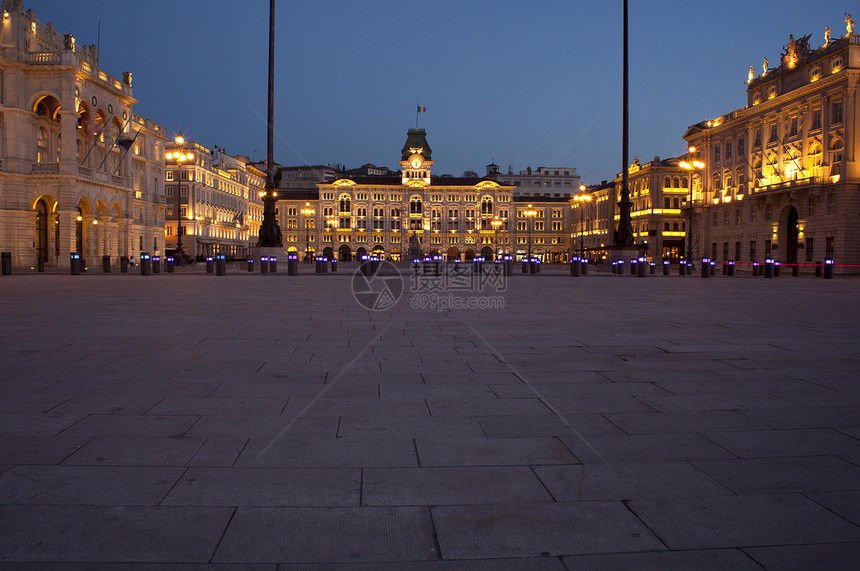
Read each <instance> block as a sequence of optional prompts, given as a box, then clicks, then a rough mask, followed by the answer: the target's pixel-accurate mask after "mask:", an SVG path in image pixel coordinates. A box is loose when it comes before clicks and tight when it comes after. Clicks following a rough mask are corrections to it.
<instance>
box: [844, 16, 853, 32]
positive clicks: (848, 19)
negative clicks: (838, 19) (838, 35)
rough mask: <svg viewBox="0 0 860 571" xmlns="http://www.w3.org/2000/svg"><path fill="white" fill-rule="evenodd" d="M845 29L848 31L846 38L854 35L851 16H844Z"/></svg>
mask: <svg viewBox="0 0 860 571" xmlns="http://www.w3.org/2000/svg"><path fill="white" fill-rule="evenodd" d="M845 28H846V29H847V30H848V33H847V34H846V35H847V36H850V35H851V34H853V33H854V18H852V17H851V14H845Z"/></svg>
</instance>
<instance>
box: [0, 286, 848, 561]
mask: <svg viewBox="0 0 860 571" xmlns="http://www.w3.org/2000/svg"><path fill="white" fill-rule="evenodd" d="M350 277H351V276H350V274H349V273H347V272H344V271H341V272H340V273H339V274H337V275H332V274H328V275H321V276H316V275H302V276H298V277H288V276H286V275H284V274H277V275H260V274H251V275H249V274H247V273H245V274H242V273H240V272H238V271H236V272H235V273H231V274H229V275H227V276H225V277H217V276H214V275H206V274H199V273H198V274H173V275H165V274H161V275H157V276H149V277H142V276H137V275H134V276H132V275H118V274H110V275H100V274H99V275H83V276H75V277H72V276H64V275H47V276H45V275H42V276H37V275H30V276H2V277H0V340H2V344H0V395H2V397H0V436H2V439H0V567H2V568H4V569H53V568H73V569H116V568H128V569H151V568H157V569H173V568H188V569H195V568H198V567H201V568H202V567H203V566H204V565H206V564H211V565H209V566H211V567H213V568H231V569H233V568H235V569H249V568H250V569H257V568H259V569H275V568H278V569H285V570H291V569H301V570H312V569H313V570H321V569H335V570H368V571H369V570H380V569H382V570H394V569H422V570H428V571H435V570H437V569H438V570H443V571H447V570H467V569H468V570H472V569H476V570H479V571H484V570H512V571H513V570H517V571H519V570H531V569H536V570H564V569H591V568H594V569H605V568H637V569H649V568H654V569H666V568H684V569H689V568H707V569H716V568H722V569H761V568H762V567H765V568H768V569H788V568H807V569H814V568H821V569H823V568H827V569H854V568H856V563H857V554H858V552H860V527H858V525H860V380H858V379H860V373H858V364H860V343H858V330H860V327H858V316H860V311H858V304H857V300H858V294H860V280H858V279H835V280H832V281H825V280H820V279H819V280H816V279H813V278H795V279H792V278H779V279H775V280H765V279H752V278H734V279H732V278H713V279H710V280H703V279H701V278H679V277H677V276H673V277H666V278H664V277H662V276H650V277H648V278H646V279H637V278H632V277H628V276H610V275H602V276H587V277H583V278H578V279H575V278H571V277H569V276H566V275H564V274H562V273H556V274H553V273H552V272H543V273H541V274H539V275H536V276H521V275H515V276H513V277H512V278H510V279H509V281H508V282H507V288H506V291H504V292H498V291H495V289H493V290H492V291H487V290H486V289H485V291H484V292H483V293H481V294H477V293H470V292H468V291H465V292H464V291H462V290H458V291H457V292H456V294H455V297H459V298H462V299H467V298H470V297H472V298H473V299H475V300H477V301H476V302H474V303H475V305H477V306H481V307H483V309H462V310H445V311H437V310H435V309H432V308H430V307H429V306H430V305H432V303H433V299H431V298H428V297H421V296H420V295H419V296H418V297H415V298H414V299H413V295H414V294H413V293H411V292H410V291H408V290H409V289H410V287H411V286H412V285H415V284H410V283H409V281H408V280H406V284H405V285H406V289H407V292H406V293H405V294H404V296H403V299H401V300H400V302H399V303H398V304H397V305H396V306H394V308H392V309H390V310H388V311H368V310H366V309H364V308H363V307H362V306H361V305H359V303H357V302H356V300H355V299H354V298H353V295H352V293H351V290H350V287H351V283H352V280H351V279H350ZM376 285H377V286H378V285H379V283H377V284H376ZM425 285H426V284H425ZM449 293H450V292H444V293H442V294H441V295H442V296H443V297H445V299H447V300H448V302H447V303H450V300H451V299H452V298H448V297H446V296H448V295H449ZM422 295H423V294H422ZM479 298H480V299H484V300H485V301H483V302H482V301H480V299H479ZM490 298H492V299H493V301H492V303H489V302H487V301H486V300H488V299H490ZM434 299H436V300H437V303H438V302H439V299H440V298H434ZM422 300H423V301H422ZM499 300H502V301H503V303H504V305H505V307H504V308H503V309H502V308H498V307H497V306H498V305H499V303H501V302H500V301H499ZM411 305H414V306H415V307H411ZM421 305H424V307H423V308H422V307H419V306H421ZM491 306H492V307H494V308H489V307H491Z"/></svg>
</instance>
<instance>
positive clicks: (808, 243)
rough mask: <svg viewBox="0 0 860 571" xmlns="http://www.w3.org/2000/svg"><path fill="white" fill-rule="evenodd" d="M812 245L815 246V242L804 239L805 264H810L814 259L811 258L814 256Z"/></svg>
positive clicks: (810, 239)
mask: <svg viewBox="0 0 860 571" xmlns="http://www.w3.org/2000/svg"><path fill="white" fill-rule="evenodd" d="M814 245H815V240H813V239H812V238H807V239H806V261H807V262H811V261H812V260H813V259H814V257H813V255H814V254H815V247H814Z"/></svg>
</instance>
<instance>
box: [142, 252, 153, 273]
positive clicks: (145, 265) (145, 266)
mask: <svg viewBox="0 0 860 571" xmlns="http://www.w3.org/2000/svg"><path fill="white" fill-rule="evenodd" d="M151 273H152V258H151V257H150V255H149V253H148V252H141V253H140V275H142V276H148V275H149V274H151Z"/></svg>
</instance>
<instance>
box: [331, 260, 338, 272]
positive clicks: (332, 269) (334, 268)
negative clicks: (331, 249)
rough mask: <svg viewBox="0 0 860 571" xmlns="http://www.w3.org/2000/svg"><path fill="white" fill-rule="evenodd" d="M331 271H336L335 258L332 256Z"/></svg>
mask: <svg viewBox="0 0 860 571" xmlns="http://www.w3.org/2000/svg"><path fill="white" fill-rule="evenodd" d="M331 271H333V272H336V271H337V258H335V257H334V256H332V258H331Z"/></svg>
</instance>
